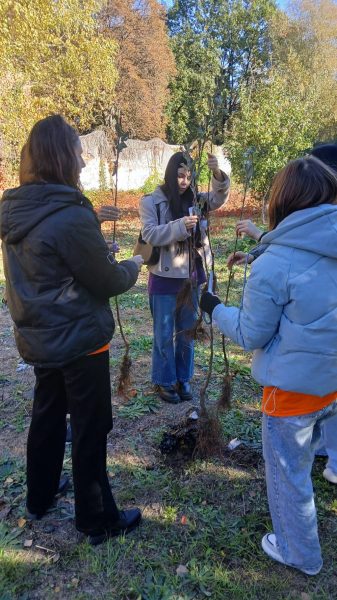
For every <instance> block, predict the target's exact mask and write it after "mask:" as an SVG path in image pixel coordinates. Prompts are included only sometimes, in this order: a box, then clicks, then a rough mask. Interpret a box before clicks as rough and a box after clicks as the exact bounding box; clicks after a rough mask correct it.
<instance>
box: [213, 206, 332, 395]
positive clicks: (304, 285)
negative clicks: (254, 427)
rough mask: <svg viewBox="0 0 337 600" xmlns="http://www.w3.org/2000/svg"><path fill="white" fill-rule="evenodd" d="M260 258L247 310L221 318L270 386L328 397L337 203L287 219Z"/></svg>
mask: <svg viewBox="0 0 337 600" xmlns="http://www.w3.org/2000/svg"><path fill="white" fill-rule="evenodd" d="M263 243H264V244H268V246H267V248H266V250H265V252H264V253H263V254H262V255H261V256H260V257H259V258H257V259H256V260H255V261H254V263H253V264H252V269H251V275H250V277H249V278H248V280H247V285H246V287H245V290H244V295H243V303H242V306H241V308H235V307H225V306H224V305H223V304H219V305H218V306H216V307H215V309H214V311H213V321H214V322H215V323H216V324H217V325H218V327H219V329H220V330H221V331H222V332H223V333H224V334H225V335H227V336H228V337H230V338H231V339H232V340H233V341H235V342H236V343H238V344H239V345H240V346H242V347H243V348H244V349H246V350H255V352H254V355H253V362H252V374H253V377H254V378H255V379H256V380H257V381H258V382H259V383H261V384H262V385H265V386H275V387H279V388H280V389H283V390H287V391H294V392H301V393H306V394H314V395H318V396H324V395H326V394H328V393H331V392H334V391H335V390H337V206H335V205H331V204H323V205H321V206H318V207H314V208H307V209H305V210H301V211H297V212H295V213H293V214H291V215H289V216H288V217H286V218H285V219H284V220H283V221H282V222H281V223H280V224H279V225H278V227H276V229H274V230H273V231H270V232H269V233H267V234H266V235H265V236H264V238H263Z"/></svg>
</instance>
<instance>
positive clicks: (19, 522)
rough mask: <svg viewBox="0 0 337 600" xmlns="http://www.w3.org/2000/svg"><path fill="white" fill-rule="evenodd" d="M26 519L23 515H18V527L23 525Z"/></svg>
mask: <svg viewBox="0 0 337 600" xmlns="http://www.w3.org/2000/svg"><path fill="white" fill-rule="evenodd" d="M26 523H27V521H26V519H24V518H23V517H20V519H19V520H18V527H20V529H22V527H24V526H25V525H26Z"/></svg>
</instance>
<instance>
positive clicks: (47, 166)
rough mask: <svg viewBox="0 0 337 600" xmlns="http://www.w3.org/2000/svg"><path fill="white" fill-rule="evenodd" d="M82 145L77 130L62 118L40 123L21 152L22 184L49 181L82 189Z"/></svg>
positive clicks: (49, 119) (58, 117)
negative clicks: (78, 150) (79, 146)
mask: <svg viewBox="0 0 337 600" xmlns="http://www.w3.org/2000/svg"><path fill="white" fill-rule="evenodd" d="M78 142H79V137H78V134H77V132H76V130H75V129H74V128H73V127H71V125H69V123H67V122H66V121H65V120H64V118H63V117H61V116H60V115H51V116H49V117H46V118H45V119H41V121H37V123H35V125H34V126H33V128H32V130H31V132H30V134H29V136H28V140H27V143H26V144H25V145H24V147H23V148H22V151H21V160H20V184H21V185H23V184H25V183H33V182H38V181H46V182H50V183H61V184H64V185H69V186H71V187H78V182H79V175H80V168H79V165H78V159H77V156H76V153H75V147H76V144H77V143H78Z"/></svg>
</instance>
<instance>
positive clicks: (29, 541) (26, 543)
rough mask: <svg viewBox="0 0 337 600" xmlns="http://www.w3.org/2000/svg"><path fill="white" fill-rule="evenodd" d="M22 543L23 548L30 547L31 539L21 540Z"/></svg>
mask: <svg viewBox="0 0 337 600" xmlns="http://www.w3.org/2000/svg"><path fill="white" fill-rule="evenodd" d="M23 545H24V547H25V548H31V547H32V545H33V540H25V541H24V542H23Z"/></svg>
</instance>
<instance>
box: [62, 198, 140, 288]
mask: <svg viewBox="0 0 337 600" xmlns="http://www.w3.org/2000/svg"><path fill="white" fill-rule="evenodd" d="M67 212H68V214H67V219H66V222H63V223H62V228H61V233H62V235H59V236H57V237H56V238H55V239H56V243H57V251H58V253H59V254H60V256H61V257H62V260H63V261H64V262H65V263H66V265H67V267H68V268H69V270H70V271H71V273H72V274H73V277H74V278H75V279H76V280H77V281H78V282H79V283H81V285H83V286H84V287H86V288H87V289H88V290H89V292H90V293H91V294H92V295H93V296H95V297H97V298H99V299H102V300H107V299H108V298H110V297H111V296H117V295H119V294H122V293H123V292H126V291H127V290H129V289H130V288H131V287H132V286H133V285H134V284H135V283H136V281H137V278H138V273H139V271H138V266H137V264H136V263H135V262H134V261H133V260H123V261H121V262H119V263H118V262H117V261H115V260H114V259H113V257H112V255H111V253H110V251H109V248H108V246H107V244H106V242H105V240H104V237H103V235H102V233H101V230H100V226H99V223H98V221H97V219H96V217H95V215H94V213H93V212H92V211H91V210H89V209H87V208H85V207H82V206H74V207H71V208H70V209H69V210H68V211H67ZM57 225H58V223H55V227H56V230H57V229H59V227H57Z"/></svg>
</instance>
